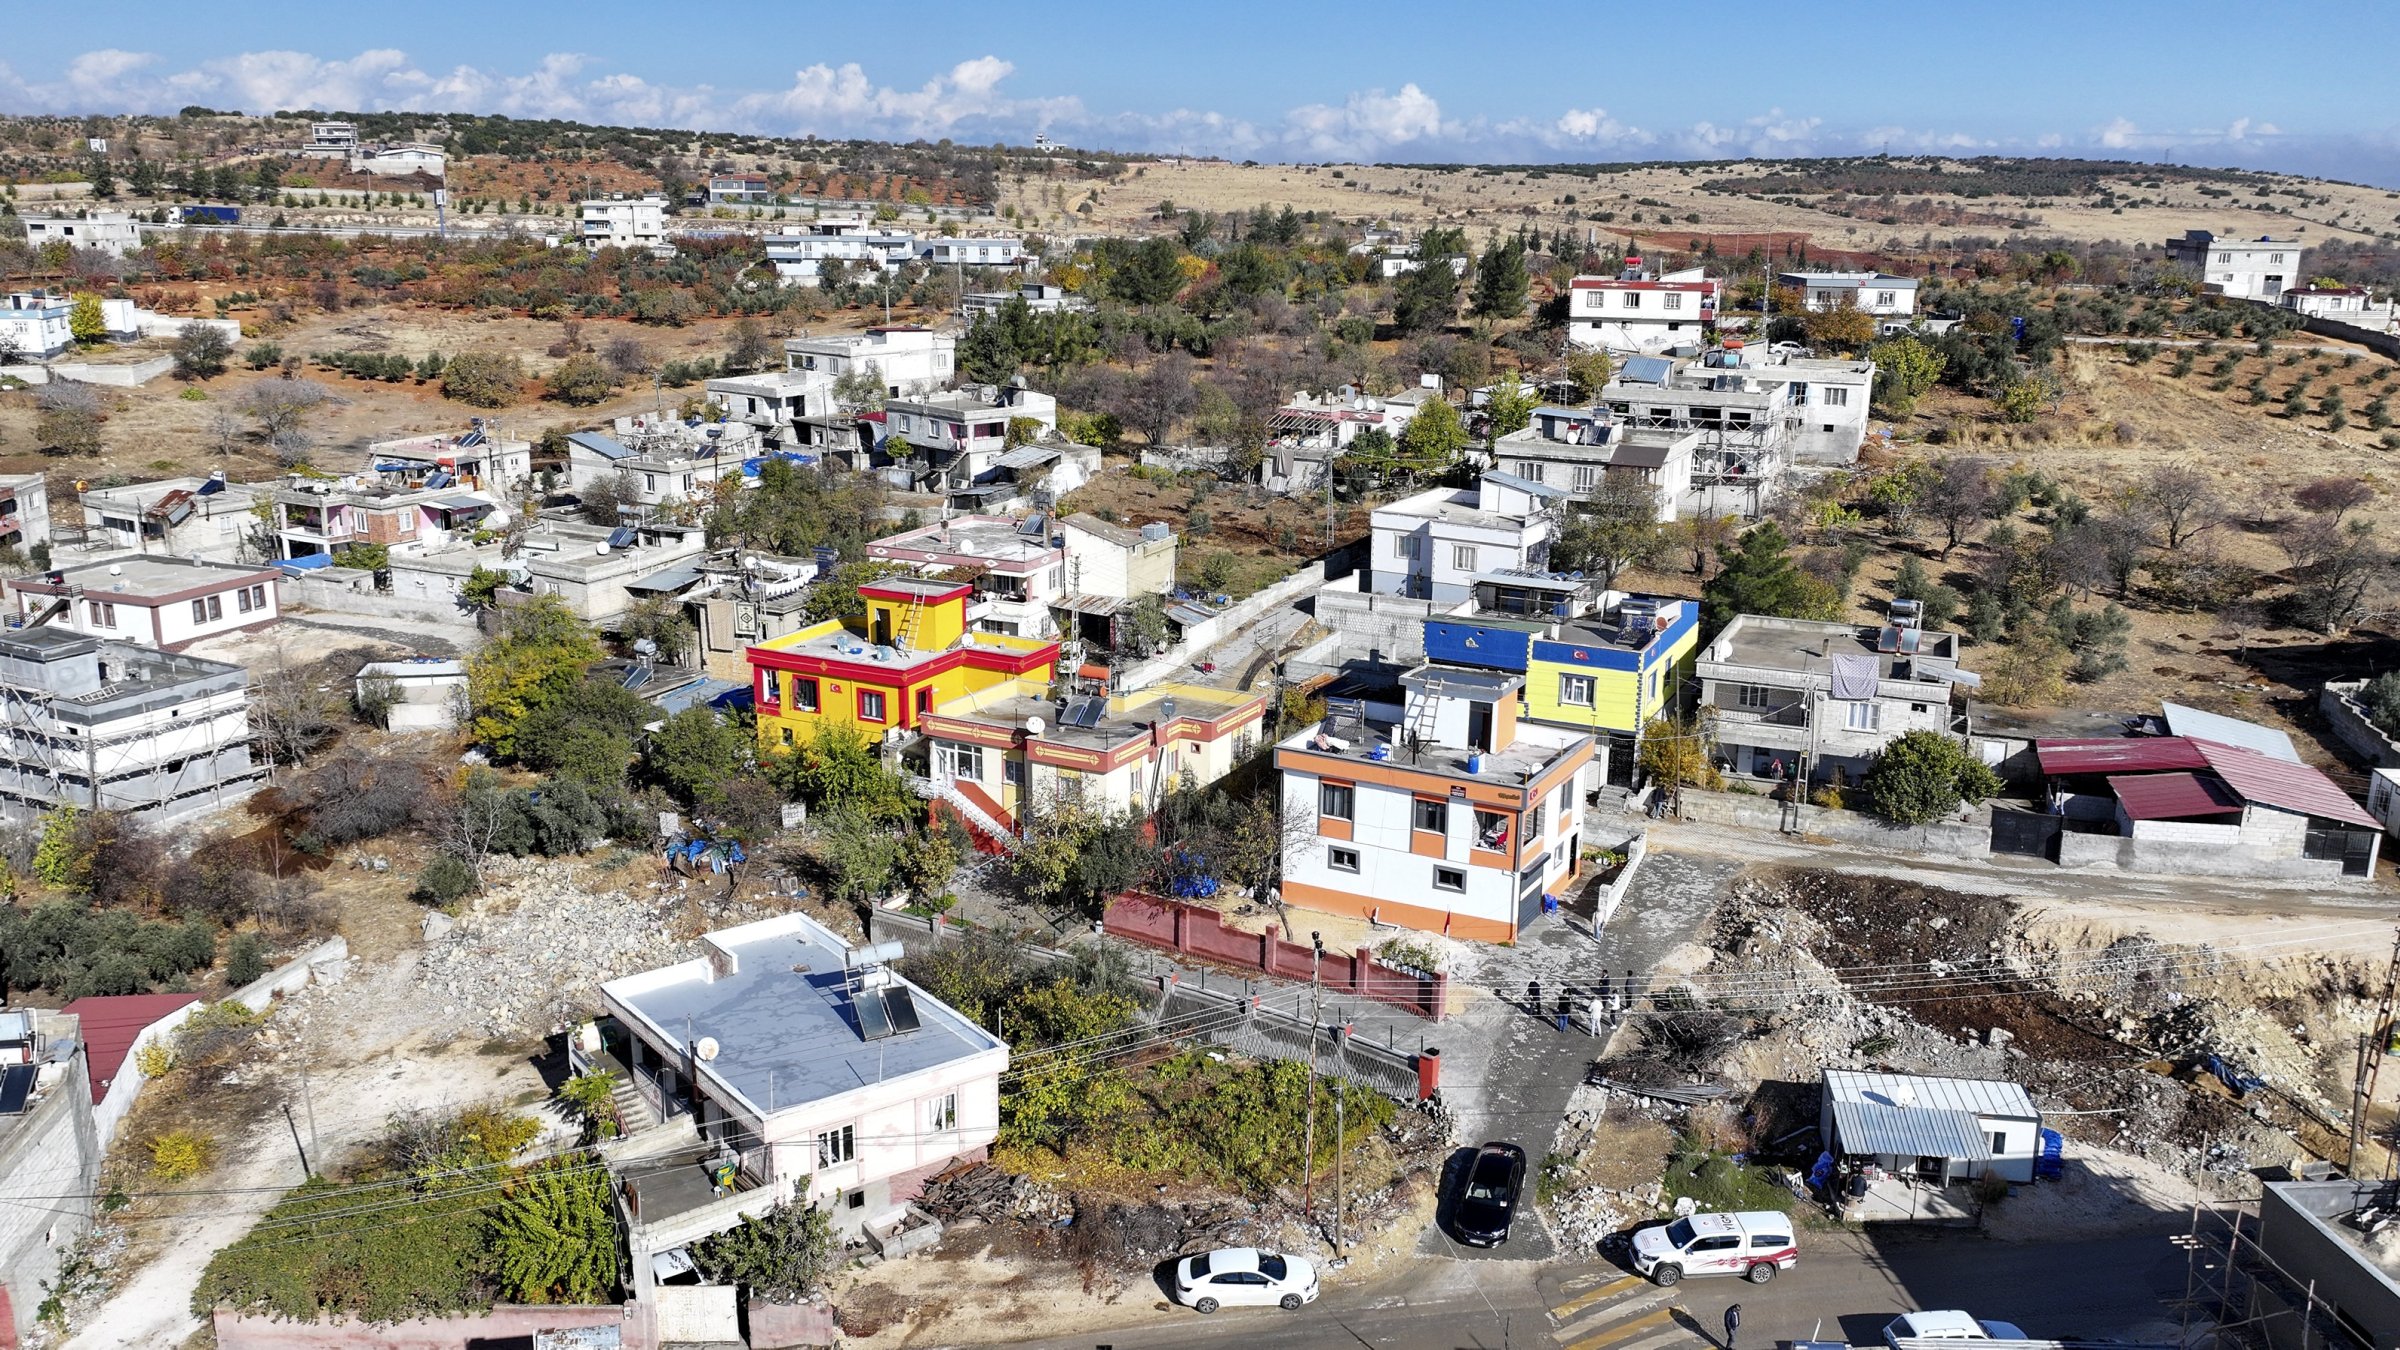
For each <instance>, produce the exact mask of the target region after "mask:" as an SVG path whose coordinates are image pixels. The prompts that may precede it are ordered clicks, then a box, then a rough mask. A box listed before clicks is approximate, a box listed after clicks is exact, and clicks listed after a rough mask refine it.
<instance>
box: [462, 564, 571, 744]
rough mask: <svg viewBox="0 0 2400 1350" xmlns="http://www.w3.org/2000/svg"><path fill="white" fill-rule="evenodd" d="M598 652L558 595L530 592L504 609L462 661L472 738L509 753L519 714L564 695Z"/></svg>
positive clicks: (522, 715)
mask: <svg viewBox="0 0 2400 1350" xmlns="http://www.w3.org/2000/svg"><path fill="white" fill-rule="evenodd" d="M600 655H601V652H600V643H599V640H598V639H597V638H595V637H593V636H592V630H591V629H590V628H589V627H587V626H586V625H585V624H584V622H583V621H582V620H581V619H578V618H576V617H575V615H574V613H573V612H572V611H570V610H569V609H568V608H567V604H566V601H564V600H561V599H560V598H559V597H557V596H555V595H542V596H536V597H534V599H533V601H532V603H530V604H527V605H524V606H522V607H520V608H517V609H513V610H510V611H509V612H508V617H507V618H506V620H505V621H504V623H503V625H502V627H501V630H500V633H499V635H498V636H497V637H495V638H493V639H492V640H491V641H489V642H487V643H485V644H484V645H483V647H482V648H481V649H480V650H478V651H477V652H476V653H475V656H474V658H473V660H471V661H470V662H469V663H468V666H467V694H468V701H469V705H470V709H471V717H472V729H473V731H474V734H475V738H476V739H477V740H479V741H481V742H483V743H484V744H486V745H489V746H490V747H492V751H493V753H494V754H496V755H498V756H499V757H500V758H502V759H513V758H515V757H516V750H517V729H518V727H519V726H520V725H521V724H522V723H523V722H524V720H525V718H526V717H527V716H528V715H529V714H531V713H534V712H536V711H539V710H540V709H543V708H545V707H548V706H550V705H551V704H554V703H560V702H564V701H566V700H567V699H568V698H570V697H571V696H572V695H573V694H574V693H575V692H576V689H577V686H579V685H581V684H582V683H583V672H584V671H585V670H586V669H588V668H589V667H590V666H591V664H592V663H593V662H595V661H597V660H599V659H600Z"/></svg>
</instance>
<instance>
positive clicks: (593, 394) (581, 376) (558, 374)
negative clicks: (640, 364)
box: [445, 352, 617, 407]
mask: <svg viewBox="0 0 2400 1350" xmlns="http://www.w3.org/2000/svg"><path fill="white" fill-rule="evenodd" d="M545 383H546V384H548V385H549V386H550V396H551V397H552V398H555V399H557V400H558V401H560V402H561V403H572V404H575V405H577V406H579V407H582V406H589V405H591V404H594V403H601V402H605V401H606V400H607V398H608V396H609V395H610V394H613V393H615V392H616V391H617V380H616V377H615V376H614V375H613V374H611V373H610V372H609V369H608V365H607V363H606V362H604V361H602V360H601V359H600V358H599V357H597V356H594V355H592V354H591V353H590V352H577V353H575V354H574V355H573V356H570V357H568V358H567V359H566V360H564V361H561V362H559V363H558V365H557V366H556V367H554V368H553V369H552V370H551V372H550V377H549V379H548V380H546V381H545ZM446 389H447V386H446V385H445V390H446Z"/></svg>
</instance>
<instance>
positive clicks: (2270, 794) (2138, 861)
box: [2034, 718, 2383, 879]
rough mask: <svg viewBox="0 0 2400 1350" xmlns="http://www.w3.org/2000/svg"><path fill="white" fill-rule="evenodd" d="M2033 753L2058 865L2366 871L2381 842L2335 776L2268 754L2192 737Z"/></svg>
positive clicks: (2073, 742)
mask: <svg viewBox="0 0 2400 1350" xmlns="http://www.w3.org/2000/svg"><path fill="white" fill-rule="evenodd" d="M2185 720H2186V722H2187V724H2188V722H2189V720H2190V719H2188V718H2187V719H2185ZM2261 730H2263V728H2261ZM2034 753H2035V755H2036V757H2037V758H2038V760H2039V762H2040V765H2041V772H2042V778H2043V785H2044V792H2045V797H2046V800H2047V801H2048V803H2049V805H2050V807H2051V810H2052V812H2053V813H2054V814H2055V815H2057V816H2059V817H2061V818H2062V823H2063V826H2064V829H2063V830H2062V832H2061V833H2060V834H2059V835H2058V836H2057V841H2056V847H2057V850H2058V852H2057V858H2058V861H2059V862H2061V863H2091V862H2107V863H2114V864H2115V865H2117V866H2120V867H2126V868H2131V869H2135V870H2139V871H2152V872H2181V873H2199V874H2219V875H2251V876H2313V877H2322V878H2327V879H2331V878H2334V877H2340V876H2355V877H2366V876H2372V875H2374V872H2375V858H2376V855H2377V853H2378V852H2379V851H2380V847H2381V842H2382V837H2383V830H2382V827H2381V826H2380V825H2378V824H2377V823H2376V820H2375V817H2373V816H2371V815H2369V814H2368V813H2367V812H2366V810H2365V809H2364V808H2363V807H2361V806H2360V805H2359V804H2358V803H2357V802H2355V801H2353V800H2351V798H2350V795H2349V794H2348V793H2346V792H2344V791H2342V789H2341V788H2340V787H2338V786H2337V785H2335V783H2334V782H2333V780H2332V779H2330V778H2327V777H2326V776H2325V775H2324V774H2323V773H2320V772H2319V771H2317V770H2316V769H2313V768H2311V767H2309V766H2308V765H2306V764H2302V763H2300V762H2299V761H2298V759H2297V758H2296V757H2294V758H2289V759H2287V758H2285V757H2283V756H2281V755H2278V754H2275V753H2273V752H2272V749H2271V747H2254V746H2243V745H2235V744H2230V743H2228V742H2227V741H2225V740H2222V739H2212V738H2210V737H2208V736H2206V735H2204V734H2199V733H2195V734H2191V735H2170V736H2100V737H2073V738H2061V739H2056V740H2041V741H2036V742H2035V743H2034Z"/></svg>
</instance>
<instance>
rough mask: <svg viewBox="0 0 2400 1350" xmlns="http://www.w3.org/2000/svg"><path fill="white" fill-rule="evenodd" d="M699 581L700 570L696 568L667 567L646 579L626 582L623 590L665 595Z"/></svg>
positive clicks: (638, 578)
mask: <svg viewBox="0 0 2400 1350" xmlns="http://www.w3.org/2000/svg"><path fill="white" fill-rule="evenodd" d="M699 579H700V569H699V568H697V567H669V568H665V569H663V570H661V571H657V572H652V573H651V574H650V575H648V576H646V577H637V578H635V579H634V580H632V581H628V582H626V583H625V589H626V590H629V591H642V592H646V593H656V594H665V593H669V592H673V591H680V590H682V589H683V588H684V587H686V586H689V585H691V584H692V583H694V582H696V581H698V580H699Z"/></svg>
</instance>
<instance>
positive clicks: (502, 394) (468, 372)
mask: <svg viewBox="0 0 2400 1350" xmlns="http://www.w3.org/2000/svg"><path fill="white" fill-rule="evenodd" d="M524 386H525V367H524V365H523V364H522V363H520V362H519V361H518V360H517V358H516V357H514V356H509V355H506V354H504V353H501V352H461V353H460V354H458V355H457V356H454V357H452V358H450V363H449V364H448V365H446V366H444V367H443V368H442V397H444V398H448V399H455V400H457V401H458V402H460V403H464V404H466V405H467V406H469V407H472V408H505V407H507V406H508V405H509V404H511V403H514V402H516V401H517V396H518V395H519V394H520V393H521V392H523V390H524Z"/></svg>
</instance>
